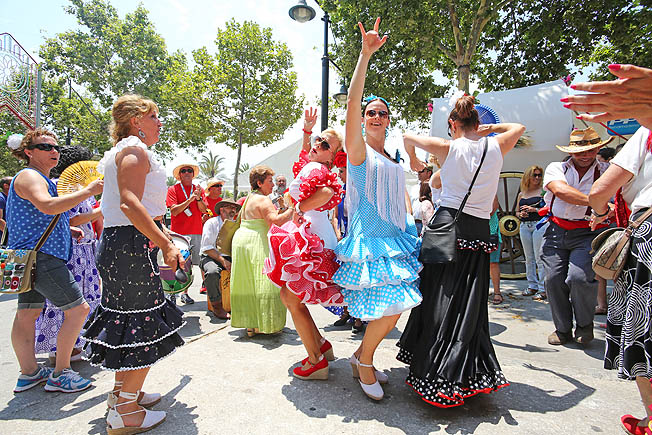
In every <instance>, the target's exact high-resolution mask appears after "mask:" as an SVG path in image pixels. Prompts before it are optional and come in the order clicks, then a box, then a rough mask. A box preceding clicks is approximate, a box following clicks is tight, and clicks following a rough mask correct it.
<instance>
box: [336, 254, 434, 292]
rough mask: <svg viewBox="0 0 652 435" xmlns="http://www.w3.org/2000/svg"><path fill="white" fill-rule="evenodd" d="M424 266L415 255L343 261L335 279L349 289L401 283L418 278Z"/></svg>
mask: <svg viewBox="0 0 652 435" xmlns="http://www.w3.org/2000/svg"><path fill="white" fill-rule="evenodd" d="M422 268H423V265H422V264H421V263H420V262H419V260H417V258H416V257H415V256H414V255H407V256H405V255H403V256H401V257H380V258H377V259H375V260H373V261H365V262H347V263H342V264H341V265H340V268H339V269H338V270H337V272H336V273H335V275H333V281H334V282H335V283H336V284H337V285H339V286H340V287H342V288H346V289H349V290H364V289H366V288H369V287H382V286H387V285H399V284H401V283H402V282H408V283H409V282H413V281H415V280H417V279H418V278H419V272H421V269H422Z"/></svg>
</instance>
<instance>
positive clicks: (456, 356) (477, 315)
mask: <svg viewBox="0 0 652 435" xmlns="http://www.w3.org/2000/svg"><path fill="white" fill-rule="evenodd" d="M468 218H472V219H468ZM478 221H482V222H478ZM488 222H489V221H488V220H485V219H478V218H473V217H471V216H468V215H465V214H462V215H461V219H460V220H459V221H458V233H457V236H458V242H459V241H462V242H463V243H458V252H457V260H456V262H455V263H451V264H426V265H424V268H423V270H422V271H421V283H420V287H419V290H420V291H421V293H422V295H423V302H422V303H421V305H419V306H418V307H415V308H413V309H412V312H411V313H410V318H409V320H408V322H407V325H406V327H405V331H404V332H403V335H402V336H401V339H400V341H399V343H398V346H399V348H400V351H399V353H398V355H397V359H398V360H399V361H401V362H404V363H406V364H409V365H410V373H409V375H408V377H407V380H406V382H407V384H408V385H410V386H411V387H412V388H413V389H414V390H415V391H416V392H417V393H418V394H419V395H420V396H421V398H422V399H423V400H424V401H426V402H428V403H430V404H432V405H434V406H438V407H442V408H448V407H453V406H459V405H462V404H464V399H466V398H468V397H471V396H474V395H476V394H479V393H491V392H492V391H495V390H497V389H499V388H502V387H504V386H507V385H508V383H507V380H506V379H505V376H504V375H503V373H502V371H501V369H500V364H499V363H498V360H497V358H496V354H495V352H494V349H493V346H492V344H491V339H490V336H489V314H488V310H487V298H488V294H489V254H488V253H487V252H486V250H485V249H483V246H484V245H485V244H489V243H490V240H489V223H488ZM473 247H475V249H473Z"/></svg>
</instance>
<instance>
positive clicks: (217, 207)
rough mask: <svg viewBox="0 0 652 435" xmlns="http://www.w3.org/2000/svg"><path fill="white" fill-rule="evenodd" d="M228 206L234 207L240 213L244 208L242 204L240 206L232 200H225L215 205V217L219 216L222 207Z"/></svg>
mask: <svg viewBox="0 0 652 435" xmlns="http://www.w3.org/2000/svg"><path fill="white" fill-rule="evenodd" d="M227 205H232V206H234V207H235V210H236V211H240V208H241V207H242V206H241V205H240V204H238V203H237V202H235V201H234V200H232V199H223V200H221V201H220V202H218V203H217V204H215V216H217V215H219V214H220V209H221V208H222V207H225V206H227Z"/></svg>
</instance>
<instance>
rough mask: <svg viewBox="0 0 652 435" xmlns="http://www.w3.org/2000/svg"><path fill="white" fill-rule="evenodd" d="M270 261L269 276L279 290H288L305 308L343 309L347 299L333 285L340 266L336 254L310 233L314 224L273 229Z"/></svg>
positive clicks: (270, 236)
mask: <svg viewBox="0 0 652 435" xmlns="http://www.w3.org/2000/svg"><path fill="white" fill-rule="evenodd" d="M268 239H269V248H270V252H269V257H268V258H266V259H265V267H264V268H263V273H265V274H266V275H267V276H268V277H269V279H270V280H272V282H273V283H274V284H276V285H277V286H278V287H283V286H286V287H287V288H288V289H289V290H290V291H291V292H292V293H294V294H295V295H297V296H298V297H299V298H300V299H301V302H303V303H305V304H321V305H342V304H343V303H344V298H343V296H342V293H340V288H339V286H337V285H336V284H335V283H334V282H333V275H334V274H335V272H337V269H338V268H339V264H337V262H336V261H335V253H334V252H333V250H331V249H325V248H324V242H323V241H322V240H321V239H320V238H319V237H318V236H316V235H315V234H313V233H312V232H311V231H310V222H308V221H307V220H306V221H304V222H303V223H302V224H301V225H300V226H298V227H297V226H296V224H294V222H287V223H286V224H284V225H283V226H282V227H278V226H276V225H272V227H271V228H270V230H269V233H268Z"/></svg>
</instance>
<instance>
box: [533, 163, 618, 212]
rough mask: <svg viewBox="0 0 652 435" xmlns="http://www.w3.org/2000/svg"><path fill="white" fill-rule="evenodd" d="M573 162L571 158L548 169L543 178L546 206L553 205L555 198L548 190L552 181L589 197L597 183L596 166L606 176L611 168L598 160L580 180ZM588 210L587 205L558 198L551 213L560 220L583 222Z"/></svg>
mask: <svg viewBox="0 0 652 435" xmlns="http://www.w3.org/2000/svg"><path fill="white" fill-rule="evenodd" d="M572 160H573V159H572V158H571V159H568V160H566V161H565V162H552V163H550V164H549V165H548V167H547V168H546V173H545V174H544V176H543V188H544V189H545V190H546V195H545V196H544V200H545V202H546V204H548V205H550V204H552V197H553V196H554V195H553V194H552V192H551V191H550V190H549V189H548V188H547V186H548V183H550V182H552V181H565V182H566V183H567V184H568V185H569V186H570V187H574V188H575V189H577V190H579V191H580V192H582V193H584V194H585V195H588V194H589V192H590V191H591V186H593V182H594V181H595V180H594V179H593V177H594V175H595V168H596V165H597V167H598V169H599V172H600V174H604V171H606V170H607V168H608V167H609V163H601V162H598V161H597V160H596V161H595V162H594V163H593V164H592V165H591V167H590V168H589V169H588V170H587V171H586V173H585V174H584V176H583V177H582V179H581V180H580V174H579V173H578V172H577V169H575V165H574V164H573V162H572ZM586 209H587V206H586V205H578V204H569V203H567V202H566V201H564V200H563V199H561V198H559V197H556V198H555V203H554V204H552V210H550V211H551V212H552V215H553V216H555V217H558V218H560V219H566V220H582V219H584V218H585V216H586Z"/></svg>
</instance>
